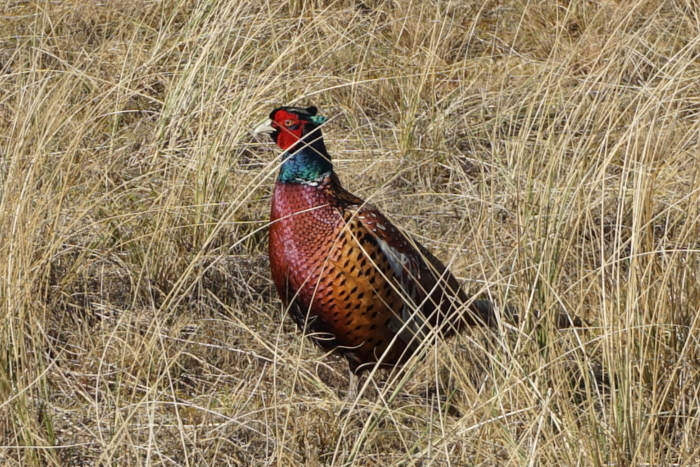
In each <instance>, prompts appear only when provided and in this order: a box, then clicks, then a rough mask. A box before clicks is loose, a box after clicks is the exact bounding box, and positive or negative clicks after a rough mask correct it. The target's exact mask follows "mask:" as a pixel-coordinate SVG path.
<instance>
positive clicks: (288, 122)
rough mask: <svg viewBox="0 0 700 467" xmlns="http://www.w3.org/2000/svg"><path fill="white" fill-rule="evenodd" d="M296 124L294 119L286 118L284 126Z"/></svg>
mask: <svg viewBox="0 0 700 467" xmlns="http://www.w3.org/2000/svg"><path fill="white" fill-rule="evenodd" d="M292 125H294V120H285V121H284V126H292Z"/></svg>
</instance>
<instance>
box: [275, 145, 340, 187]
mask: <svg viewBox="0 0 700 467" xmlns="http://www.w3.org/2000/svg"><path fill="white" fill-rule="evenodd" d="M282 157H283V158H284V159H285V161H284V162H283V163H282V167H280V173H279V175H278V176H277V181H279V182H281V183H315V182H318V181H320V179H321V178H322V177H323V176H325V175H326V174H327V173H329V172H331V171H332V170H333V164H331V161H330V158H327V157H324V156H323V155H321V154H319V153H318V151H316V150H315V149H314V148H311V147H305V148H303V149H301V150H299V151H298V152H296V153H295V154H293V155H291V156H290V155H289V153H286V152H285V153H284V154H282Z"/></svg>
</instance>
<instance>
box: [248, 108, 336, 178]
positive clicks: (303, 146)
mask: <svg viewBox="0 0 700 467" xmlns="http://www.w3.org/2000/svg"><path fill="white" fill-rule="evenodd" d="M317 113H318V109H317V108H316V107H313V106H312V107H307V108H302V107H279V108H276V109H275V110H273V111H272V112H271V113H270V118H269V119H268V120H267V121H266V122H265V123H263V124H261V125H260V126H258V127H257V128H256V129H255V130H254V133H255V134H269V135H270V137H271V138H272V141H274V142H275V143H277V146H279V147H280V149H282V150H283V151H284V153H283V154H282V158H283V163H282V167H281V168H280V174H279V176H278V178H277V180H278V181H279V182H282V183H311V184H313V183H315V182H318V181H319V180H320V179H322V178H323V177H324V176H326V175H327V174H328V173H330V172H331V171H332V170H333V164H331V156H329V155H328V152H327V151H326V146H325V144H324V143H323V134H322V133H321V128H320V126H321V125H322V124H323V123H324V122H325V121H326V120H327V119H326V117H322V116H320V115H317Z"/></svg>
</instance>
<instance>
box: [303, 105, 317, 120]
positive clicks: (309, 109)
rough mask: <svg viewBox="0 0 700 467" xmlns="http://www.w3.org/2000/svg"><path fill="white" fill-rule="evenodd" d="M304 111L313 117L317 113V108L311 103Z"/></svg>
mask: <svg viewBox="0 0 700 467" xmlns="http://www.w3.org/2000/svg"><path fill="white" fill-rule="evenodd" d="M306 113H308V114H309V115H310V116H312V117H313V116H314V115H316V114H317V113H318V109H317V108H316V106H314V105H312V106H311V107H307V108H306Z"/></svg>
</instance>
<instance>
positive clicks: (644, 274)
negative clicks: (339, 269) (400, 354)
mask: <svg viewBox="0 0 700 467" xmlns="http://www.w3.org/2000/svg"><path fill="white" fill-rule="evenodd" d="M0 18H1V19H0V185H1V186H0V240H1V242H0V270H1V271H2V272H1V273H0V310H1V314H0V465H2V466H63V465H66V466H67V465H71V466H88V465H95V466H152V465H153V466H155V465H157V466H175V465H186V466H226V465H228V466H265V465H274V466H290V465H294V466H312V467H316V466H358V467H359V466H397V467H398V466H402V467H404V466H405V467H408V466H416V467H418V466H420V467H428V466H434V467H438V466H439V467H442V466H461V467H465V466H476V465H478V466H557V467H563V466H603V465H605V466H636V465H658V466H669V465H674V466H695V465H698V463H700V435H699V433H700V322H699V321H698V316H699V315H698V308H699V304H698V303H699V301H698V300H699V299H700V277H699V273H698V271H699V270H700V241H699V236H700V210H699V203H698V198H699V197H700V180H699V179H698V177H699V176H700V173H699V169H700V5H698V3H697V2H695V1H693V0H672V1H663V0H646V1H644V0H631V1H617V2H616V1H611V0H591V1H585V0H570V1H566V0H560V1H558V2H555V1H552V2H539V1H529V0H493V1H485V2H467V1H450V0H443V1H439V0H426V1H401V0H393V1H392V0H385V1H381V0H365V2H364V3H363V2H362V1H359V0H356V1H350V0H339V1H327V0H310V1H301V0H291V1H289V2H284V1H278V0H270V1H267V0H261V1H258V2H250V1H247V0H246V1H243V0H150V1H144V0H138V1H136V0H121V1H110V0H105V1H96V0H70V1H55V2H54V1H43V0H4V1H3V2H2V3H1V4H0ZM289 104H297V105H316V106H318V107H319V109H320V110H321V113H323V114H324V115H326V116H328V117H330V122H329V123H328V124H327V125H326V127H325V128H324V132H325V137H326V144H327V146H328V148H329V151H330V153H331V154H332V155H333V156H334V163H335V167H336V171H337V172H338V174H339V175H340V178H341V180H342V181H343V183H344V184H345V186H346V187H347V188H348V189H350V190H351V191H352V192H354V193H356V194H358V195H360V196H362V197H364V198H366V199H369V200H370V201H371V202H372V203H374V204H376V205H377V206H379V208H380V209H382V210H383V211H384V212H385V213H386V214H388V215H389V217H390V218H391V219H392V220H394V221H395V222H396V223H397V224H398V225H401V226H402V227H403V228H405V229H406V230H407V231H409V232H411V233H412V234H414V235H415V236H416V237H417V238H418V239H419V240H420V241H421V242H423V243H424V244H425V245H426V246H427V247H429V248H430V249H431V250H432V251H433V252H435V254H436V255H437V256H438V257H440V258H441V259H442V260H443V261H445V262H447V263H448V264H449V265H450V268H451V269H452V271H453V272H454V273H455V274H456V275H457V276H458V277H459V278H460V280H462V281H463V282H464V287H465V288H466V289H468V290H470V291H471V292H472V293H473V294H478V295H482V296H490V297H492V299H493V300H495V301H497V302H499V303H510V304H513V305H515V306H517V307H518V309H519V310H521V314H522V315H523V316H524V317H525V319H524V320H523V322H522V323H520V324H519V325H517V326H512V325H508V324H504V325H503V326H502V327H501V328H500V329H499V330H497V331H493V332H492V331H488V330H483V329H474V330H469V331H468V332H465V333H464V334H462V335H460V336H457V337H455V338H451V339H448V340H445V341H439V342H435V343H431V344H430V345H426V346H425V347H424V349H423V355H420V356H416V358H414V359H412V360H411V361H410V362H409V363H408V364H407V365H406V366H405V367H404V368H403V370H402V371H394V372H389V371H384V370H382V371H380V372H377V374H376V375H374V377H373V378H364V379H363V393H362V395H361V397H359V398H358V399H357V400H356V401H355V402H354V404H344V403H343V398H344V396H345V393H346V390H347V384H348V376H347V369H346V364H345V363H344V362H343V361H340V360H339V359H337V358H336V357H334V356H332V355H323V354H321V352H320V351H319V350H317V349H316V348H315V347H314V346H313V345H312V344H311V343H310V342H309V340H308V339H306V338H304V337H303V336H302V335H301V333H300V332H299V331H298V330H297V329H296V327H295V326H294V325H293V324H292V323H291V321H290V320H289V319H288V318H285V316H284V312H283V310H282V306H281V303H280V301H279V300H278V298H277V296H276V293H275V292H274V290H273V287H272V283H271V279H270V276H269V272H268V262H267V234H266V232H267V221H268V216H269V214H268V213H269V201H270V192H271V186H272V183H273V181H274V177H275V173H276V170H277V168H278V166H279V163H280V159H279V157H278V156H279V150H277V149H276V148H275V147H274V146H273V145H272V144H271V143H270V142H268V141H267V139H265V141H257V140H256V139H255V138H254V137H253V136H252V134H251V131H250V129H251V128H252V127H253V126H254V125H255V124H257V123H259V122H260V121H262V119H264V118H266V116H267V114H268V113H269V111H270V110H271V109H272V108H273V107H275V106H277V105H289ZM535 310H538V311H539V318H538V317H537V316H536V314H535ZM560 310H565V311H567V312H568V313H570V314H572V315H577V316H581V317H582V318H584V319H585V320H587V322H588V323H589V324H590V326H588V327H585V328H582V329H576V330H563V331H559V330H556V329H554V318H555V316H556V314H557V313H558V312H559V311H560Z"/></svg>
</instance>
